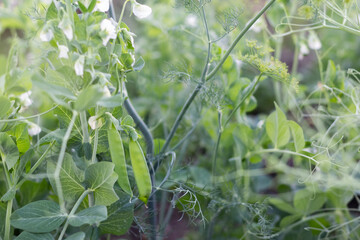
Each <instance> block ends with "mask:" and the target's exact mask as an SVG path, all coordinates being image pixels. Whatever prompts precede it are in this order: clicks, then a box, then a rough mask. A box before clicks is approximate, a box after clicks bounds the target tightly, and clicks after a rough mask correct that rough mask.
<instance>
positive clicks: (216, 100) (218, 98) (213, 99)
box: [200, 81, 230, 108]
mask: <svg viewBox="0 0 360 240" xmlns="http://www.w3.org/2000/svg"><path fill="white" fill-rule="evenodd" d="M224 92H225V90H224V88H223V87H222V86H220V84H218V83H217V82H216V81H214V82H211V83H210V84H209V86H204V87H203V88H202V89H201V93H200V97H201V99H202V100H203V101H204V102H205V103H207V104H208V105H210V106H215V107H217V108H219V107H222V106H224V105H226V104H230V102H229V101H228V99H226V98H225V96H224V95H225V94H224Z"/></svg>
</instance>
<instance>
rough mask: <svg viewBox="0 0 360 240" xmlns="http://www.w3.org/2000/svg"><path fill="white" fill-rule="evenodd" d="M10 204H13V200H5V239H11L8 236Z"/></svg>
mask: <svg viewBox="0 0 360 240" xmlns="http://www.w3.org/2000/svg"><path fill="white" fill-rule="evenodd" d="M12 205H13V200H12V199H11V200H10V201H8V202H7V207H6V217H5V234H4V239H5V240H10V239H11V238H10V230H11V226H10V217H11V212H12Z"/></svg>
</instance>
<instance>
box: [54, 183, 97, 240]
mask: <svg viewBox="0 0 360 240" xmlns="http://www.w3.org/2000/svg"><path fill="white" fill-rule="evenodd" d="M91 192H92V190H90V189H87V190H85V191H84V192H83V193H82V194H81V196H80V197H79V199H78V200H77V201H76V203H75V205H74V207H73V208H72V209H71V211H70V213H69V215H68V217H67V219H66V222H65V224H64V227H63V229H62V231H61V233H60V236H59V238H58V240H62V239H63V237H64V236H65V233H66V229H67V228H68V226H69V219H70V217H72V215H74V214H75V212H76V210H77V209H78V208H79V206H80V204H81V203H82V201H83V200H84V198H85V197H86V196H87V195H88V194H89V193H91Z"/></svg>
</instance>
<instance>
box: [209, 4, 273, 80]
mask: <svg viewBox="0 0 360 240" xmlns="http://www.w3.org/2000/svg"><path fill="white" fill-rule="evenodd" d="M275 1H276V0H270V1H269V2H268V3H267V4H266V5H265V6H264V7H263V8H262V9H261V10H260V12H258V13H257V14H256V16H255V17H254V18H253V19H251V20H250V22H249V23H248V24H247V25H246V26H245V27H244V29H243V30H242V31H241V32H240V33H239V35H238V36H237V37H236V38H235V40H234V42H233V43H232V44H231V45H230V47H229V49H228V50H227V51H226V53H225V54H224V56H223V57H222V58H221V60H220V62H219V63H218V64H217V65H216V67H215V68H214V69H213V70H212V71H211V72H210V73H209V75H207V76H206V79H205V80H206V81H207V80H209V79H211V78H212V77H214V76H215V74H216V73H217V72H218V71H219V70H220V68H221V67H222V65H223V64H224V62H225V61H226V59H227V58H228V57H229V55H230V53H231V52H232V51H233V50H234V48H235V46H236V45H237V44H238V42H239V41H240V39H242V37H243V36H244V35H245V33H247V32H248V31H249V29H250V28H251V26H252V25H254V24H255V22H256V21H257V20H258V19H259V18H260V17H261V16H262V15H263V14H264V13H265V12H266V10H268V9H269V8H270V7H271V5H272V4H273V3H274V2H275Z"/></svg>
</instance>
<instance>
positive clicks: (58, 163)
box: [54, 111, 78, 212]
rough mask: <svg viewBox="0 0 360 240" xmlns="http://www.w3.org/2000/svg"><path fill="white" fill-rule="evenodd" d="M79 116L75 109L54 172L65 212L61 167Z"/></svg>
mask: <svg viewBox="0 0 360 240" xmlns="http://www.w3.org/2000/svg"><path fill="white" fill-rule="evenodd" d="M77 116H78V112H76V111H73V115H72V118H71V121H70V124H69V126H68V128H67V130H66V133H65V136H64V138H63V141H62V144H61V149H60V153H59V158H58V161H57V165H56V169H55V173H54V179H55V185H56V190H57V194H58V197H59V203H60V207H61V210H62V211H64V212H65V202H64V196H63V192H62V187H61V181H60V170H61V167H62V163H63V161H64V157H65V151H66V146H67V142H68V140H69V138H70V134H71V131H72V129H73V127H74V124H75V120H76V117H77Z"/></svg>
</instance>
